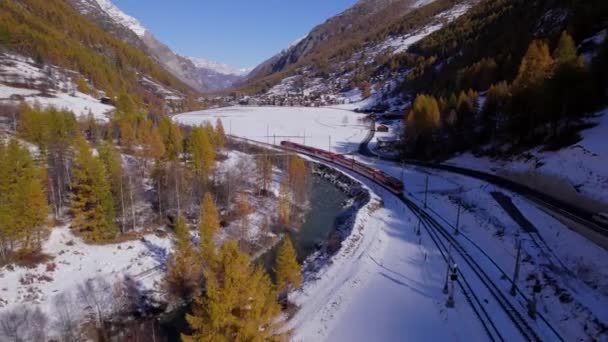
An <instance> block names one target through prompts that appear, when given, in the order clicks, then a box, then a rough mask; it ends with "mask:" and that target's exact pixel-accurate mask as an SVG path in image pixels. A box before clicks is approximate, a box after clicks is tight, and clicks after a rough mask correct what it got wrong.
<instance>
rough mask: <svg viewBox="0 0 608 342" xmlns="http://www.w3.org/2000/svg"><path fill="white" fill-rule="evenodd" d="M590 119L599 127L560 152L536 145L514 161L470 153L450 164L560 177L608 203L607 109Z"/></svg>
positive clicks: (588, 194) (488, 170) (585, 192)
mask: <svg viewBox="0 0 608 342" xmlns="http://www.w3.org/2000/svg"><path fill="white" fill-rule="evenodd" d="M591 122H594V123H597V126H595V127H593V128H590V129H587V130H584V131H582V132H581V137H582V140H581V141H580V142H578V143H577V144H574V145H572V146H570V147H567V148H564V149H561V150H559V151H543V150H541V149H540V148H536V149H533V150H530V151H528V153H524V154H522V156H521V157H519V158H514V159H511V160H492V159H489V158H478V157H475V156H473V155H471V154H470V153H467V154H463V155H460V156H457V157H455V158H452V159H450V160H449V161H448V163H451V164H455V165H459V166H463V167H467V168H471V169H478V170H481V171H485V172H493V173H498V174H500V173H501V172H504V171H515V172H519V173H528V172H531V173H541V174H548V175H553V176H557V177H559V178H562V179H563V180H565V181H566V182H567V183H569V184H570V185H571V186H572V187H573V188H574V189H576V190H577V191H578V192H580V193H582V194H584V195H587V196H590V197H592V198H594V199H597V200H600V201H602V202H604V203H606V204H607V205H608V144H607V143H606V142H607V140H606V135H607V134H608V109H604V110H602V111H600V112H598V113H597V114H596V116H595V118H593V119H591Z"/></svg>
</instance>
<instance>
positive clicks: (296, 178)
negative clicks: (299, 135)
mask: <svg viewBox="0 0 608 342" xmlns="http://www.w3.org/2000/svg"><path fill="white" fill-rule="evenodd" d="M287 177H288V180H289V187H290V190H291V193H292V194H293V199H294V200H295V201H296V204H299V205H304V204H305V202H306V200H307V190H308V173H307V169H306V162H305V161H304V159H302V158H300V157H298V156H297V155H293V156H291V157H290V158H289V164H288V165H287Z"/></svg>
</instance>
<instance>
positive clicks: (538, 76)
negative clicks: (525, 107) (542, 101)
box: [513, 40, 553, 91]
mask: <svg viewBox="0 0 608 342" xmlns="http://www.w3.org/2000/svg"><path fill="white" fill-rule="evenodd" d="M552 68H553V58H551V54H550V53H549V46H547V44H546V43H545V42H543V41H540V40H534V41H532V43H530V46H529V47H528V51H527V52H526V54H525V55H524V57H523V59H522V61H521V64H520V66H519V71H518V73H517V77H516V78H515V81H513V86H514V87H515V88H516V89H518V90H520V91H523V90H527V89H532V88H539V87H541V86H542V84H543V82H544V81H545V80H546V79H548V78H549V77H550V76H551V70H552Z"/></svg>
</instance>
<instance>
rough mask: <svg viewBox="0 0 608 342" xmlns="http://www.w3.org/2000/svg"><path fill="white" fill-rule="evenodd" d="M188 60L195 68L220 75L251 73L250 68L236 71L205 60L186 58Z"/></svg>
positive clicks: (230, 67)
mask: <svg viewBox="0 0 608 342" xmlns="http://www.w3.org/2000/svg"><path fill="white" fill-rule="evenodd" d="M188 59H190V61H192V63H194V65H195V66H196V67H197V68H200V69H208V70H212V71H215V72H217V73H218V74H222V75H235V76H246V75H247V74H248V73H249V72H250V71H251V68H241V69H238V68H235V67H232V66H230V65H228V64H224V63H219V62H215V61H210V60H208V59H205V58H195V57H188Z"/></svg>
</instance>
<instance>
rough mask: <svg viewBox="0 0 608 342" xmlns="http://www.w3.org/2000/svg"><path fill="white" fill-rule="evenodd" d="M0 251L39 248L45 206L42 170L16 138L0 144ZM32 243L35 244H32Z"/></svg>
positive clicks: (45, 211)
mask: <svg viewBox="0 0 608 342" xmlns="http://www.w3.org/2000/svg"><path fill="white" fill-rule="evenodd" d="M0 161H1V163H0V164H2V165H1V166H0V244H1V245H0V250H1V254H2V255H3V256H5V255H6V252H7V251H8V252H10V251H11V250H13V249H14V248H16V247H17V246H18V247H19V248H21V249H23V250H30V249H35V248H39V247H40V242H41V235H42V231H43V230H44V229H45V228H46V226H47V223H48V222H47V217H48V214H49V207H48V202H47V197H46V193H45V191H44V186H43V183H44V181H43V180H44V179H45V176H46V175H45V173H44V170H43V169H41V168H39V167H38V166H37V165H36V163H35V162H34V160H33V159H32V157H31V155H30V153H29V151H28V150H27V149H26V148H24V147H21V146H20V145H19V143H18V142H17V140H16V139H11V141H9V143H8V145H7V146H5V144H4V142H3V141H2V142H0ZM34 242H35V243H34Z"/></svg>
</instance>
